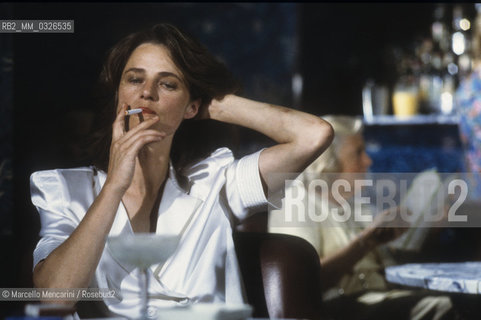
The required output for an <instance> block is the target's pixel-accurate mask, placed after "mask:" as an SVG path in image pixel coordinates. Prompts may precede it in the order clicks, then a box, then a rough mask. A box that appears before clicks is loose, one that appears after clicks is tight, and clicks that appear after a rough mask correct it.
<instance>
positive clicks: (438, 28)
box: [431, 22, 444, 41]
mask: <svg viewBox="0 0 481 320" xmlns="http://www.w3.org/2000/svg"><path fill="white" fill-rule="evenodd" d="M443 30H444V27H443V24H442V23H441V22H434V23H433V25H432V26H431V32H432V34H433V39H434V40H435V41H440V40H441V39H442V37H443Z"/></svg>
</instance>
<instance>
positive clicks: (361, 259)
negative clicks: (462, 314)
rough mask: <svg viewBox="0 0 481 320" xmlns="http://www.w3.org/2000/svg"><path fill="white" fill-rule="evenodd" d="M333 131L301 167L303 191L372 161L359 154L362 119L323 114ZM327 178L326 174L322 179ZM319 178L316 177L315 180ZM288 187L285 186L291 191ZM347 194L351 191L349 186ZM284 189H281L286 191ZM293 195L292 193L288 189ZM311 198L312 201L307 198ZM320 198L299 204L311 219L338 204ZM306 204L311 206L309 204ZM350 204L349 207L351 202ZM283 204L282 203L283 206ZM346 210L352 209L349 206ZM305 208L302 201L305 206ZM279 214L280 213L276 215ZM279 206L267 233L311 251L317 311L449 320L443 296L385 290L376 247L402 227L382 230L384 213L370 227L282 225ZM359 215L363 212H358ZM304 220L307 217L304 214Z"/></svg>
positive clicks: (358, 171)
mask: <svg viewBox="0 0 481 320" xmlns="http://www.w3.org/2000/svg"><path fill="white" fill-rule="evenodd" d="M323 118H324V119H326V120H327V121H328V122H329V123H330V124H331V125H332V127H333V128H334V132H335V138H334V141H333V143H332V144H331V146H330V147H329V148H328V149H327V150H326V151H325V152H324V153H323V154H322V155H321V156H320V157H319V158H317V159H316V160H315V161H314V162H313V163H312V164H311V165H310V166H309V167H307V168H306V169H305V170H304V171H303V172H302V173H301V175H300V176H299V177H298V180H300V181H302V183H303V185H304V187H305V188H306V192H307V186H308V185H309V182H311V181H312V180H313V179H319V178H320V179H326V177H327V179H326V180H331V182H332V181H333V180H335V179H337V178H343V179H344V180H347V181H349V183H350V184H351V186H352V187H353V181H354V180H353V178H355V177H359V175H363V174H365V173H366V172H367V171H368V169H369V167H370V166H371V164H372V160H371V158H370V157H369V155H368V154H367V153H366V151H365V145H364V139H363V136H362V129H363V125H362V120H361V119H359V118H355V117H349V116H326V117H323ZM325 174H328V175H325ZM321 175H322V176H321ZM293 187H294V186H291V188H293ZM352 187H351V188H350V190H354V189H353V188H352ZM287 192H288V190H286V193H287ZM292 192H294V191H292ZM342 197H343V198H344V199H345V200H346V201H351V202H352V200H353V194H352V192H350V193H348V192H344V193H343V194H342ZM313 198H315V199H313ZM328 199H329V200H328V201H326V199H325V198H324V199H323V196H322V195H321V193H320V192H316V194H315V197H310V198H309V197H306V200H305V201H315V204H314V206H315V211H316V215H319V214H320V213H322V212H326V211H327V212H329V213H331V212H333V211H332V209H335V210H338V211H337V212H338V214H337V216H340V215H341V214H340V213H341V212H342V211H343V210H342V206H341V204H340V203H339V202H337V201H335V200H334V199H333V198H328ZM311 204H312V203H311ZM351 204H352V203H351ZM284 205H285V204H284ZM351 207H352V206H351ZM305 208H308V203H307V202H306V203H305ZM279 211H280V212H279ZM284 211H285V206H283V208H282V209H281V210H273V211H272V212H271V213H270V215H269V232H272V233H285V234H291V235H295V236H299V237H301V238H304V239H306V240H307V241H308V242H310V243H311V244H312V245H313V247H314V248H315V249H316V251H317V253H318V254H319V257H320V260H321V281H322V286H323V288H324V301H323V305H324V307H323V309H324V310H325V312H326V315H327V316H328V317H332V318H334V319H384V318H386V317H387V316H389V318H390V319H451V318H452V311H451V306H452V305H451V301H450V299H449V298H448V297H444V296H439V297H438V296H429V295H428V293H427V292H426V291H421V290H416V291H414V290H399V289H396V290H394V289H390V288H389V285H388V283H387V282H386V281H385V278H384V275H383V269H384V265H385V264H384V263H383V257H382V256H381V255H380V253H379V252H378V250H377V248H378V246H380V245H382V244H385V243H387V242H389V241H391V240H394V239H395V238H397V237H399V236H400V235H401V234H402V233H403V232H404V231H405V230H406V228H405V227H407V225H402V221H399V220H398V221H397V226H398V227H392V226H389V227H387V223H388V222H387V220H388V219H386V216H387V215H388V214H389V212H390V211H385V212H383V213H381V214H379V215H377V216H376V218H374V221H373V222H372V223H371V224H366V223H364V222H360V221H355V219H348V220H347V221H344V222H341V221H340V219H335V218H334V217H333V216H334V215H332V214H327V215H325V217H326V218H325V219H322V221H321V222H315V221H308V220H309V219H308V218H306V222H303V223H300V224H290V225H289V224H287V223H286V222H285V221H286V220H285V217H286V216H285V212H284ZM363 215H365V213H363ZM306 217H307V215H306Z"/></svg>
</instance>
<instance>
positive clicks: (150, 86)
mask: <svg viewBox="0 0 481 320" xmlns="http://www.w3.org/2000/svg"><path fill="white" fill-rule="evenodd" d="M123 103H126V104H128V105H129V106H130V108H132V109H135V108H141V109H142V110H143V112H142V116H143V117H144V119H148V118H149V117H153V116H154V115H157V116H158V117H159V118H160V121H159V122H157V123H156V124H155V125H154V126H153V128H155V129H157V130H159V131H163V132H166V133H167V134H168V135H171V134H174V133H175V131H176V130H177V128H178V127H179V125H180V123H181V122H182V120H183V119H188V118H192V117H194V116H195V115H196V114H197V111H198V108H199V105H200V101H191V99H190V94H189V91H188V89H187V86H186V84H185V82H184V77H183V75H182V73H181V72H180V70H179V69H178V68H177V66H176V65H175V64H174V62H173V61H172V59H171V58H170V54H169V51H168V49H167V48H166V47H165V46H163V45H159V44H152V43H144V44H141V45H140V46H138V47H137V48H136V49H135V50H134V51H133V52H132V55H131V56H130V58H129V60H128V61H127V64H126V65H125V68H124V70H123V72H122V77H121V79H120V85H119V105H118V106H117V111H118V110H120V108H121V106H122V104H123ZM128 118H129V120H128V121H129V128H133V127H135V126H136V125H138V124H139V123H140V121H141V120H140V116H139V115H138V114H135V115H132V116H130V117H128Z"/></svg>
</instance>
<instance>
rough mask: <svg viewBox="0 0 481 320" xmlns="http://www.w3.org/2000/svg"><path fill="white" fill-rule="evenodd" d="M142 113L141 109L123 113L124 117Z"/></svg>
mask: <svg viewBox="0 0 481 320" xmlns="http://www.w3.org/2000/svg"><path fill="white" fill-rule="evenodd" d="M137 113H142V109H132V110H127V111H125V115H126V116H131V115H133V114H137Z"/></svg>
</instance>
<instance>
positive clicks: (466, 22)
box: [459, 18, 471, 31]
mask: <svg viewBox="0 0 481 320" xmlns="http://www.w3.org/2000/svg"><path fill="white" fill-rule="evenodd" d="M459 26H460V27H461V29H462V30H463V31H467V30H469V28H471V22H469V20H468V19H466V18H465V19H461V21H459Z"/></svg>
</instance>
